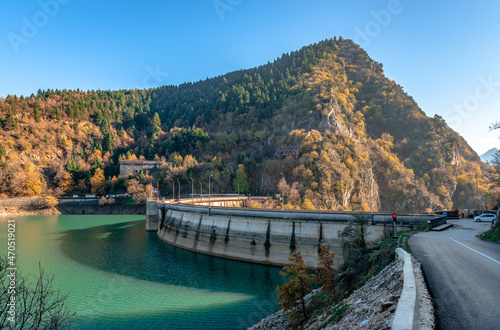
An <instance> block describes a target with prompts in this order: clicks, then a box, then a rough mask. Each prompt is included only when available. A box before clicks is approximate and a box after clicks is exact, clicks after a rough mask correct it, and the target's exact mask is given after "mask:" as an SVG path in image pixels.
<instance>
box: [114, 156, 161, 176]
mask: <svg viewBox="0 0 500 330" xmlns="http://www.w3.org/2000/svg"><path fill="white" fill-rule="evenodd" d="M119 163H120V176H127V175H131V174H135V173H139V172H144V171H146V170H148V171H150V172H151V171H155V170H156V171H158V170H160V167H161V166H162V165H166V164H168V162H162V161H157V160H120V161H119Z"/></svg>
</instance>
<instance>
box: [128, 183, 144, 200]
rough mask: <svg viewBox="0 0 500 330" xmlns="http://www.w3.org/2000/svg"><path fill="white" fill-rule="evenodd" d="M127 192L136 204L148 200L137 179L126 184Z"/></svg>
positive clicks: (142, 186)
mask: <svg viewBox="0 0 500 330" xmlns="http://www.w3.org/2000/svg"><path fill="white" fill-rule="evenodd" d="M126 186H127V192H128V193H129V194H131V195H132V198H133V199H134V201H136V202H137V203H144V202H145V201H146V200H147V198H148V193H147V192H146V188H145V187H144V185H143V184H141V183H140V182H139V180H137V179H131V180H128V181H127V183H126Z"/></svg>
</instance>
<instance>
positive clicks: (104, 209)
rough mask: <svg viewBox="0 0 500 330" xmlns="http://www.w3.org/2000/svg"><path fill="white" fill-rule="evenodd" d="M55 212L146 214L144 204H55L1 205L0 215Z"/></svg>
mask: <svg viewBox="0 0 500 330" xmlns="http://www.w3.org/2000/svg"><path fill="white" fill-rule="evenodd" d="M57 214H143V215H145V214H146V206H145V205H99V206H83V207H77V206H60V205H58V206H55V207H51V208H46V209H41V210H29V209H25V208H18V207H1V208H0V216H25V215H57Z"/></svg>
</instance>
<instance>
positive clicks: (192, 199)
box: [189, 177, 194, 205]
mask: <svg viewBox="0 0 500 330" xmlns="http://www.w3.org/2000/svg"><path fill="white" fill-rule="evenodd" d="M189 178H190V179H191V204H193V205H194V180H193V178H192V177H189Z"/></svg>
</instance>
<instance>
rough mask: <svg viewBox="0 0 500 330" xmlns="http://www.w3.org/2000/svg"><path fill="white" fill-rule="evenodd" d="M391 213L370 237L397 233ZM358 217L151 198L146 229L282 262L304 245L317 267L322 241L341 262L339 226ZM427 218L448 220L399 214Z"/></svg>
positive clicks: (378, 219)
mask: <svg viewBox="0 0 500 330" xmlns="http://www.w3.org/2000/svg"><path fill="white" fill-rule="evenodd" d="M224 204H226V205H227V202H224ZM391 215H392V214H374V215H373V219H371V221H370V224H369V225H368V227H367V235H366V239H367V241H368V242H377V241H379V240H380V239H381V238H382V237H384V236H385V235H387V234H392V233H393V222H392V218H391ZM368 216H370V215H368ZM354 217H355V214H350V213H330V212H307V211H280V210H268V209H251V208H224V207H216V208H214V207H212V208H208V207H206V206H196V205H187V204H180V203H176V204H170V203H156V202H154V203H153V202H148V205H147V224H146V229H147V230H155V231H157V235H158V237H159V238H160V239H161V240H162V241H164V242H166V243H168V244H171V245H174V246H177V247H180V248H183V249H187V250H191V251H195V252H199V253H204V254H208V255H212V256H218V257H224V258H229V259H235V260H241V261H247V262H255V263H261V264H271V265H277V266H283V265H289V264H291V263H290V261H289V260H288V259H289V258H290V257H291V255H292V253H293V252H295V251H300V253H301V255H302V257H303V258H304V261H305V264H306V265H307V266H308V267H318V266H319V264H318V260H317V256H318V246H319V244H320V243H323V244H326V245H330V246H331V248H332V250H333V252H334V253H335V260H336V263H337V264H339V265H340V263H341V262H342V257H341V256H342V250H341V240H340V238H339V232H342V231H343V230H344V228H345V227H347V226H348V225H349V223H351V222H352V221H353V220H354ZM399 220H401V221H399ZM428 220H431V222H432V223H433V225H434V226H437V225H439V224H440V223H441V222H443V221H445V219H443V218H438V217H437V216H435V215H398V224H397V230H398V231H400V230H404V231H409V230H414V229H415V228H417V227H420V226H421V224H422V223H427V221H428Z"/></svg>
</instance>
